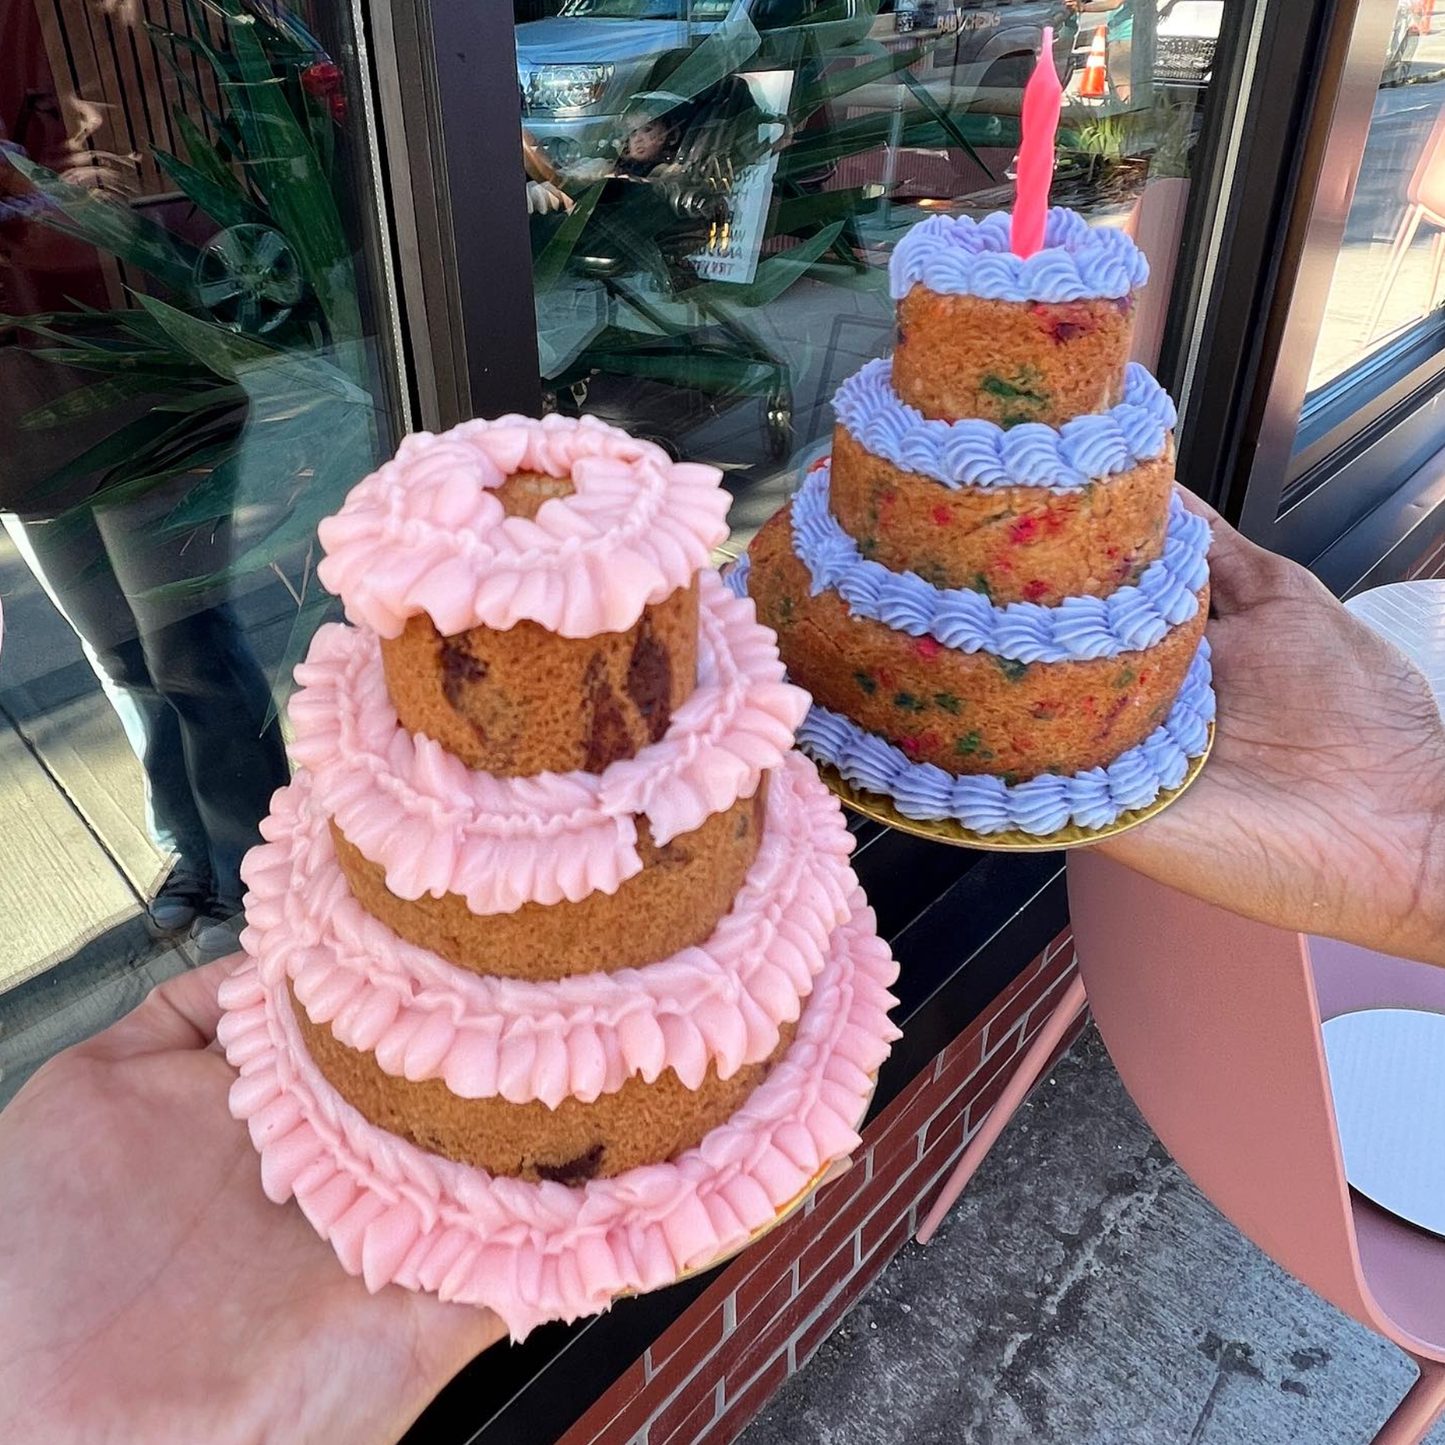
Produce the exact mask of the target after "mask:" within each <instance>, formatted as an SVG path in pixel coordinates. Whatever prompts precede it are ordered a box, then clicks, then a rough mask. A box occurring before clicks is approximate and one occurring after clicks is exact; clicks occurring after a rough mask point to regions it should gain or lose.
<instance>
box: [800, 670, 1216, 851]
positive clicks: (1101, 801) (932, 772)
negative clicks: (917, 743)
mask: <svg viewBox="0 0 1445 1445" xmlns="http://www.w3.org/2000/svg"><path fill="white" fill-rule="evenodd" d="M1208 658H1209V653H1208V644H1207V643H1201V644H1200V651H1199V653H1198V654H1197V655H1196V656H1195V659H1194V663H1193V665H1192V666H1191V668H1190V670H1189V674H1188V676H1187V677H1186V678H1185V681H1184V685H1183V687H1182V688H1181V689H1180V691H1179V695H1178V697H1177V698H1176V699H1175V701H1174V706H1173V707H1172V708H1171V709H1170V710H1169V715H1168V717H1166V718H1165V720H1164V721H1163V722H1162V723H1161V724H1160V725H1159V726H1158V727H1157V728H1156V729H1155V730H1154V731H1153V732H1152V733H1150V735H1149V736H1148V737H1147V738H1145V739H1144V741H1143V742H1142V743H1140V744H1139V745H1138V746H1137V747H1134V748H1130V749H1129V750H1128V751H1127V752H1125V753H1121V754H1120V755H1119V757H1117V758H1115V759H1114V761H1113V762H1112V763H1110V764H1109V765H1108V766H1107V767H1103V768H1090V769H1089V770H1088V771H1087V772H1082V773H1074V774H1072V775H1070V776H1067V777H1063V776H1060V775H1058V774H1056V773H1043V774H1041V775H1040V776H1039V777H1036V778H1030V779H1029V780H1028V781H1027V782H1025V783H1016V784H1014V785H1013V786H1012V787H1010V786H1009V785H1008V784H1006V783H1005V782H1004V781H1003V779H1002V778H994V777H987V776H971V777H955V776H953V774H951V773H946V772H944V771H943V769H942V768H938V767H935V766H934V765H933V764H932V763H917V762H914V761H912V760H911V759H910V758H909V757H907V756H906V755H905V754H904V753H903V752H902V751H901V750H900V749H898V748H896V747H894V746H893V744H892V743H890V742H887V741H886V740H885V739H883V738H880V737H879V736H877V734H875V733H870V732H865V731H864V730H863V729H862V728H860V727H859V726H858V724H857V723H855V722H853V721H852V720H851V719H850V718H846V717H843V716H842V715H841V714H839V713H835V712H830V711H829V710H828V709H827V708H825V707H820V706H818V705H817V704H816V703H815V704H814V706H813V709H812V711H811V712H810V713H809V714H808V717H807V719H806V720H805V721H804V723H803V726H802V727H801V728H800V729H799V730H798V746H799V747H800V748H802V749H803V751H804V752H806V753H807V754H808V755H809V757H812V758H816V759H817V760H818V761H819V762H823V763H831V764H832V765H833V766H834V767H835V768H837V769H838V771H839V773H841V774H842V776H843V777H844V778H845V779H846V780H847V781H848V782H849V783H851V784H852V785H853V786H854V787H855V788H862V789H864V790H865V791H867V792H870V793H881V794H883V795H884V796H885V797H888V798H891V799H892V800H893V803H894V806H895V807H896V808H897V809H898V811H899V812H900V813H902V814H903V815H904V816H905V817H907V818H917V819H919V820H921V821H933V820H937V819H940V818H954V819H956V820H957V821H958V822H960V823H962V824H963V825H964V827H966V828H971V829H972V830H973V831H974V832H975V833H982V834H988V833H1002V832H1006V831H1009V830H1011V829H1018V830H1019V831H1020V832H1024V833H1032V834H1034V835H1035V836H1038V837H1045V836H1047V835H1048V834H1050V833H1057V832H1058V831H1059V829H1060V828H1064V827H1067V826H1068V825H1069V824H1070V823H1074V824H1076V825H1077V826H1078V827H1080V828H1105V827H1108V826H1109V824H1111V823H1113V822H1114V821H1115V820H1116V819H1118V818H1119V817H1120V816H1121V815H1122V814H1124V813H1128V812H1132V811H1133V810H1134V809H1135V808H1145V807H1148V805H1149V804H1150V803H1152V802H1153V801H1154V800H1155V798H1157V797H1158V796H1159V794H1160V793H1161V792H1163V791H1165V790H1166V789H1168V788H1177V787H1178V786H1179V784H1180V783H1182V782H1183V781H1184V776H1185V774H1186V773H1187V772H1188V771H1189V764H1190V761H1191V760H1192V759H1194V758H1197V757H1200V756H1201V755H1202V754H1203V752H1204V750H1205V748H1206V747H1207V746H1208V739H1209V724H1210V723H1211V722H1212V721H1213V719H1214V689H1213V688H1212V687H1211V686H1210V670H1209V661H1208Z"/></svg>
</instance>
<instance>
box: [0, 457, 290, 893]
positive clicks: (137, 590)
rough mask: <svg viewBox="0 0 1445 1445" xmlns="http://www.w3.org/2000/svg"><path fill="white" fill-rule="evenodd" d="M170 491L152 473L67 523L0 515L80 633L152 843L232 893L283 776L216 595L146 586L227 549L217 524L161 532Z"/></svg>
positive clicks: (250, 670)
mask: <svg viewBox="0 0 1445 1445" xmlns="http://www.w3.org/2000/svg"><path fill="white" fill-rule="evenodd" d="M181 495H183V492H182V491H181V490H180V489H178V488H174V487H166V486H160V487H157V488H156V489H154V490H152V491H150V492H148V493H146V494H145V495H143V496H141V497H139V498H136V499H134V500H132V501H128V502H124V503H121V504H119V505H117V506H114V507H108V508H99V509H97V510H96V512H95V513H94V514H93V515H92V516H91V517H88V518H87V519H86V520H85V522H84V523H83V524H82V525H80V526H75V525H73V521H74V519H73V518H66V519H65V520H63V521H61V522H48V521H47V522H20V521H18V520H16V519H14V518H7V519H6V528H7V530H8V531H9V532H10V534H11V536H12V538H13V539H14V541H15V544H16V546H17V548H18V549H19V550H20V553H21V555H22V556H23V557H24V558H25V561H26V563H27V564H28V565H29V567H30V569H31V571H32V572H34V574H35V576H36V577H37V579H38V580H39V581H40V582H41V584H42V585H43V586H44V588H45V590H46V592H47V593H48V594H49V595H50V599H51V601H52V602H54V603H55V606H56V607H57V608H58V609H59V611H60V612H61V614H62V615H63V616H64V617H65V620H66V621H67V622H69V624H70V625H71V627H72V628H74V629H75V632H76V633H77V635H78V636H79V637H80V640H81V643H82V645H83V647H84V649H85V655H86V657H87V659H88V660H89V662H90V665H91V667H92V668H94V669H95V672H96V675H97V676H98V677H99V679H100V682H101V686H102V687H103V688H104V689H105V693H106V696H107V697H108V698H109V700H110V703H111V706H112V707H113V708H114V709H115V711H116V713H117V714H118V715H119V717H120V720H121V724H122V726H123V727H124V728H125V733H126V737H127V739H128V740H129V742H130V745H131V747H132V748H133V749H134V751H135V754H136V756H137V757H138V758H139V759H140V761H141V765H142V767H143V768H144V770H145V780H146V813H147V817H146V822H147V826H148V829H149V831H150V834H151V836H152V837H153V838H154V840H155V841H156V843H157V844H159V845H160V846H161V847H162V848H165V849H168V850H171V851H174V852H176V853H178V854H179V855H180V857H181V860H182V861H183V862H184V863H186V864H187V865H188V866H190V867H193V868H197V869H200V870H202V871H205V872H209V873H211V875H212V877H213V878H214V880H215V889H216V892H217V893H218V894H220V895H221V896H224V897H239V896H240V892H241V883H240V874H239V869H240V864H241V858H242V856H243V855H244V854H245V852H246V850H247V849H248V848H249V847H250V846H251V845H252V844H253V843H255V842H257V841H258V833H257V825H258V823H259V822H260V820H261V818H262V817H264V816H265V813H266V810H267V807H268V805H269V802H270V798H271V794H272V792H273V791H274V790H275V789H276V788H278V787H279V786H281V785H282V784H283V783H284V782H285V781H286V776H287V770H286V761H285V754H284V752H283V750H282V745H281V734H280V729H279V727H278V726H277V724H276V722H275V721H272V722H271V724H270V725H269V726H266V727H263V723H264V720H265V716H266V711H267V708H268V707H269V704H270V693H269V690H268V688H267V686H266V680H265V678H264V677H263V676H262V673H261V670H260V668H259V667H258V666H257V665H256V661H255V659H254V658H253V657H252V655H251V651H250V649H249V647H248V646H247V645H246V642H245V640H244V639H243V637H242V636H241V633H240V630H239V628H238V626H237V624H236V619H235V617H234V615H233V613H232V612H231V609H230V607H229V606H228V605H227V604H226V602H225V600H224V597H223V596H204V597H199V598H198V597H194V596H192V597H182V598H173V597H159V598H158V597H155V596H149V595H147V594H148V593H151V592H152V590H153V589H155V588H158V587H161V586H163V585H164V584H166V583H168V582H174V581H177V580H178V579H181V578H192V577H204V576H206V575H208V574H210V573H213V572H218V571H220V569H222V568H223V567H225V566H226V565H227V563H228V562H229V561H230V557H231V547H230V524H229V523H228V522H227V523H223V524H221V525H219V526H217V527H215V528H212V527H211V526H209V525H207V526H206V527H204V528H203V529H202V530H201V531H200V532H199V533H192V532H185V531H183V532H180V533H178V534H172V535H169V536H167V535H165V534H163V533H162V532H161V530H160V528H161V525H162V524H163V522H164V520H165V518H166V516H167V514H168V513H169V512H170V511H171V509H172V508H173V507H175V505H176V503H177V502H178V501H179V500H180V497H181Z"/></svg>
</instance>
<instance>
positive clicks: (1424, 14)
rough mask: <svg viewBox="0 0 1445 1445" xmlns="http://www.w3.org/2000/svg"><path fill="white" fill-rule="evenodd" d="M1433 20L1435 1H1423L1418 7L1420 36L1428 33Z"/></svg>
mask: <svg viewBox="0 0 1445 1445" xmlns="http://www.w3.org/2000/svg"><path fill="white" fill-rule="evenodd" d="M1434 18H1435V0H1424V3H1423V4H1422V5H1421V6H1420V34H1421V35H1428V34H1429V33H1430V23H1431V21H1433V20H1434Z"/></svg>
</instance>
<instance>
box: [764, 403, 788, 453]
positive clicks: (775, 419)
mask: <svg viewBox="0 0 1445 1445" xmlns="http://www.w3.org/2000/svg"><path fill="white" fill-rule="evenodd" d="M763 421H764V425H765V426H766V428H767V434H768V457H769V459H770V460H772V461H775V462H780V461H782V459H783V458H784V457H785V456H787V455H788V454H789V453H790V452H791V451H792V450H793V393H792V389H791V388H790V387H786V386H781V387H778V388H777V389H776V390H774V391H771V392H769V393H768V395H767V397H766V399H765V400H764V402H763Z"/></svg>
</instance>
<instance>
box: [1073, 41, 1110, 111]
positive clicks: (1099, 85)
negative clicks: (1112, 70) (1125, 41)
mask: <svg viewBox="0 0 1445 1445" xmlns="http://www.w3.org/2000/svg"><path fill="white" fill-rule="evenodd" d="M1108 33H1109V27H1108V26H1107V25H1101V26H1099V28H1098V29H1097V30H1096V31H1094V43H1093V44H1092V45H1091V46H1090V47H1089V58H1088V60H1087V61H1086V62H1085V63H1084V78H1083V80H1082V81H1080V83H1079V94H1080V95H1081V96H1083V97H1084V99H1085V100H1102V99H1103V98H1104V96H1105V95H1107V94H1108V92H1109V49H1108V42H1107V41H1106V40H1105V38H1104V37H1105V36H1106V35H1107V34H1108Z"/></svg>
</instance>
